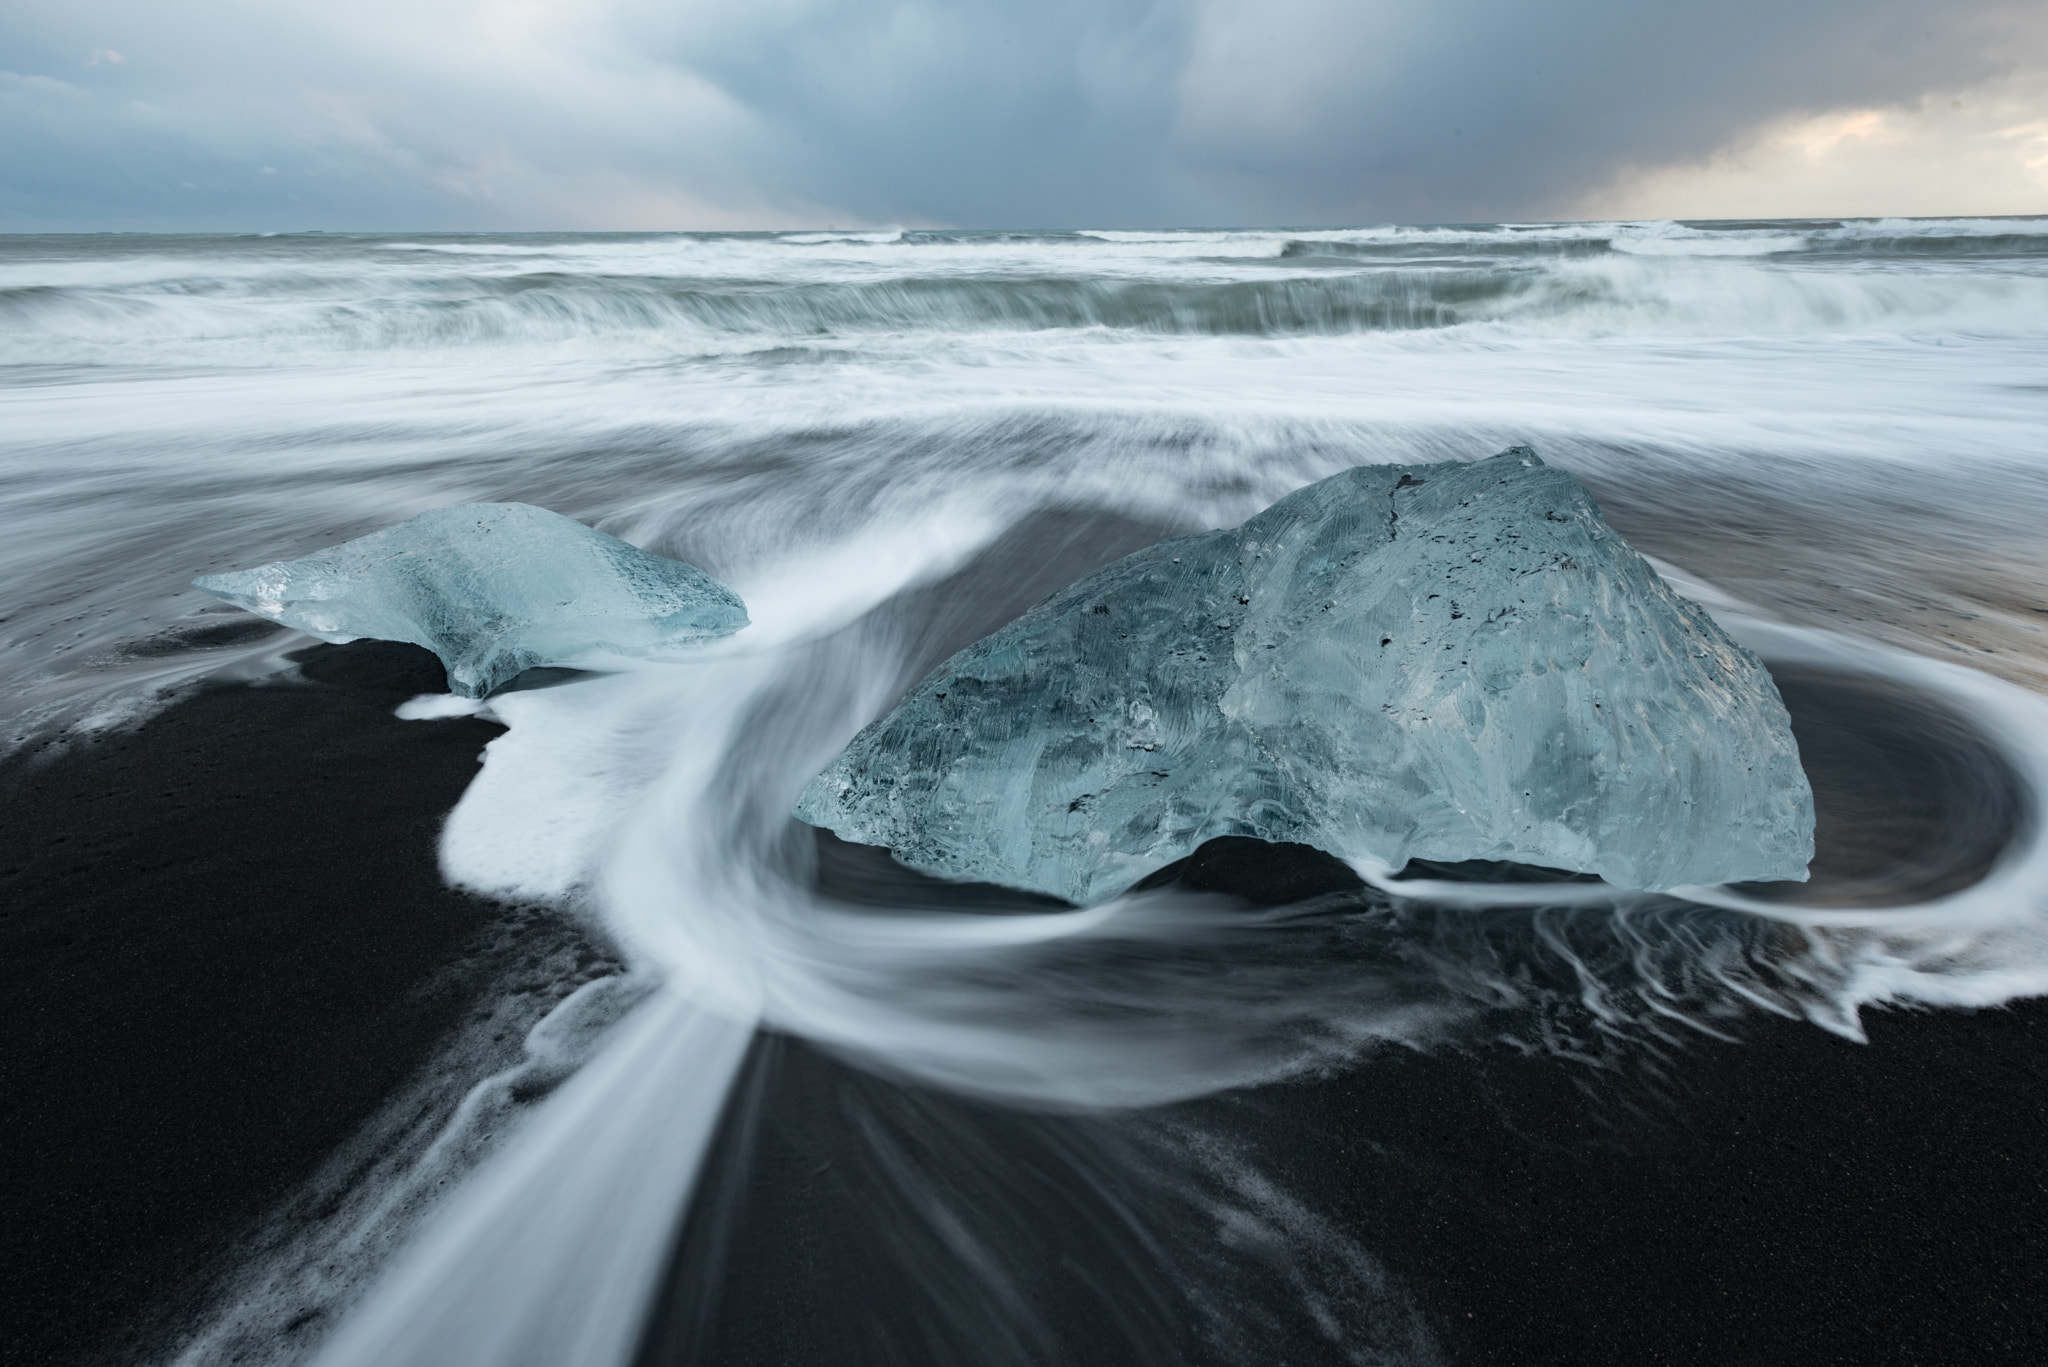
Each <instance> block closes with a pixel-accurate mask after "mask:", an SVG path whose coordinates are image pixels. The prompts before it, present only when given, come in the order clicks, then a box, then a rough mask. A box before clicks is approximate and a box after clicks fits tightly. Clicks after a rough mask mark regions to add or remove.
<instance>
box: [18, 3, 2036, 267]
mask: <svg viewBox="0 0 2048 1367" xmlns="http://www.w3.org/2000/svg"><path fill="white" fill-rule="evenodd" d="M509 13H512V12H511V11H507V10H505V9H504V8H503V7H498V6H491V5H488V4H484V3H481V2H480V0H417V3H414V4H412V5H403V6H402V5H398V4H396V3H390V0H373V3H369V4H366V5H364V6H362V7H358V8H355V9H352V10H350V12H349V13H347V14H333V15H318V16H316V15H314V14H312V13H311V12H307V11H302V12H300V13H298V14H295V15H287V14H283V13H281V12H279V11H278V9H277V8H276V7H263V6H252V5H247V4H243V3H235V2H234V0H194V3H191V4H188V5H184V6H180V7H177V12H176V13H175V14H171V13H166V12H165V11H163V10H162V9H160V8H152V7H147V6H143V5H140V4H135V3H129V2H127V0H119V2H113V3H110V2H107V0H97V2H95V0H86V3H80V4H67V5H61V6H60V5H58V4H57V3H56V0H35V8H34V9H32V10H26V11H23V10H17V11H16V12H15V13H13V14H12V15H11V16H10V17H7V18H4V19H0V228H11V229H14V230H24V229H31V230H32V229H38V228H71V229H77V228H95V227H135V228H179V227H191V228H304V227H327V228H350V227H357V228H421V229H427V228H547V227H596V226H654V225H656V224H657V223H659V224H661V225H663V226H675V227H688V226H722V225H737V224H743V223H750V222H752V223H763V224H789V223H799V222H822V221H827V220H831V219H837V220H839V221H842V222H852V221H865V222H874V223H883V222H908V223H944V224H965V225H983V226H995V225H1004V226H1051V225H1084V224H1085V225H1089V226H1163V225H1169V224H1241V225H1253V224H1272V223H1287V224H1310V223H1353V222H1379V221H1388V220H1393V221H1457V220H1490V219H1501V218H1535V217H1545V216H1552V215H1555V214H1558V213H1560V212H1563V211H1564V210H1566V209H1567V208H1568V207H1569V205H1570V204H1571V203H1572V202H1573V201H1574V200H1575V199H1576V198H1577V197H1578V196H1580V195H1582V194H1584V193H1586V192H1588V191H1590V190H1593V189H1596V188H1598V187H1599V186H1601V185H1603V184H1606V183H1608V182H1610V181H1611V180H1612V179H1613V178H1614V177H1615V176H1616V175H1618V174H1622V173H1624V172H1626V171H1627V170H1629V169H1630V168H1632V167H1651V166H1657V165H1665V164H1670V163H1672V162H1676V161H1683V160H1685V159H1688V158H1695V157H1701V156H1704V155H1706V154H1708V153H1710V152H1712V151H1713V150H1714V149H1716V148H1718V147H1721V146H1724V145H1726V144H1727V143H1729V142H1730V141H1731V140H1732V139H1735V138H1738V137H1740V136H1741V135H1742V134H1743V133H1744V132H1745V131H1747V130H1750V129H1753V128H1756V127H1758V126H1760V125H1762V124H1764V123H1767V122H1769V121H1771V120H1773V119H1776V118H1781V117H1784V116H1786V115H1790V114H1798V113H1815V112H1821V111H1826V110H1830V109H1840V108H1848V107H1859V106H1877V105H1886V104H1893V103H1899V102H1910V101H1912V100H1915V99H1918V98H1920V97H1921V96H1923V95H1924V94H1926V93H1928V92H1930V91H1947V90H1953V89H1963V88H1966V87H1968V86H1970V85H1971V84H1972V83H1975V82H1980V81H1984V80H1988V79H1992V78H1995V77H1998V76H2000V75H2003V74H2007V73H2009V72H2011V71H2013V70H2015V69H2026V68H2028V67H2048V43H2044V35H2048V22H2044V20H2043V18H2042V11H2041V9H2040V7H2039V6H2037V5H2019V4H2012V3H2007V2H2006V0H1951V3H1948V4H1945V5H1941V6H1935V5H1932V4H1927V3H1908V2H1907V0H1805V2H1804V3H1799V4H1793V5H1787V4H1785V3H1783V0H1705V2H1703V3H1695V4H1690V5H1655V4H1643V3H1640V0H1632V2H1631V0H1556V2H1555V3H1549V4H1541V3H1538V4H1529V3H1526V0H1524V2H1523V3H1505V2H1504V0H1439V2H1438V3H1434V4H1422V3H1416V2H1415V0H1404V2H1403V3H1371V2H1370V0H1351V2H1350V3H1338V2H1337V0H1267V2H1266V3H1250V2H1249V0H1210V3H1193V2H1192V0H1093V3H1089V2H1088V0H1033V2H1031V3H1024V2H1023V0H897V2H896V3H888V2H887V0H753V2H752V3H737V2H736V0H718V2H716V3H705V4H693V5H687V6H686V5H674V4H671V5H661V4H653V3H646V2H645V0H611V2H610V3H587V4H580V5H573V6H572V5H568V4H566V3H561V2H560V0H552V3H549V4H541V5H537V6H530V7H526V9H524V10H522V11H520V13H523V14H525V15H526V18H525V19H524V20H522V21H520V23H519V24H515V25H512V26H511V27H508V24H509V23H511V21H509V20H508V19H507V18H506V15H507V14H509ZM536 16H537V17H536Z"/></svg>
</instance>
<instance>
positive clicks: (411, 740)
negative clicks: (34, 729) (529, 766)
mask: <svg viewBox="0 0 2048 1367" xmlns="http://www.w3.org/2000/svg"><path fill="white" fill-rule="evenodd" d="M303 669H304V673H305V675H306V676H307V682H306V683H304V684H296V685H290V684H288V685H281V686H272V687H253V688H242V687H237V688H225V689H214V690H209V691H206V692H202V693H200V694H198V695H197V696H195V697H192V698H189V699H187V700H185V701H182V702H180V703H178V704H177V705H176V706H174V707H172V708H171V709H170V710H168V711H167V712H165V713H163V714H162V715H160V716H158V717H156V718H154V719H153V720H151V721H150V722H149V723H148V724H147V725H146V726H144V727H143V728H142V729H141V730H140V731H138V732H136V733H133V734H122V735H115V736H110V737H108V738H106V739H104V740H102V741H99V742H98V743H95V744H90V745H80V746H77V747H76V748H74V749H72V750H70V751H69V752H67V753H64V754H61V755H58V756H55V757H53V758H50V757H42V758H39V757H36V756H28V757H26V758H25V759H24V758H23V757H19V756H18V757H16V758H15V760H14V761H12V762H11V763H10V764H9V766H8V767H7V769H6V770H5V772H4V774H0V813H4V815H0V828H4V829H5V831H6V833H7V837H6V838H7V845H8V857H7V859H6V861H5V864H4V865H0V899H4V919H0V936H4V945H5V950H4V954H0V965H4V967H0V972H4V974H5V977H4V979H0V983H4V986H0V1006H4V1011H5V1019H6V1022H7V1023H6V1026H5V1029H4V1034H0V1039H4V1044H0V1090H4V1094H5V1096H6V1120H5V1122H4V1124H0V1193H4V1194H0V1212H4V1214H0V1287H4V1288H5V1290H4V1292H0V1295H4V1309H0V1359H4V1360H5V1361H7V1362H9V1363H15V1362H21V1363H32V1362H37V1363H39V1362H53V1363H54V1362H71V1361H80V1360H85V1359H86V1358H87V1357H88V1356H90V1355H92V1354H93V1353H95V1352H96V1351H98V1350H103V1349H106V1348H108V1347H109V1346H110V1345H115V1344H118V1343H120V1342H121V1341H122V1339H123V1336H124V1334H125V1333H126V1332H127V1331H129V1330H130V1329H132V1328H135V1327H136V1326H137V1325H138V1324H139V1323H140V1322H142V1321H144V1320H147V1319H149V1318H150V1317H152V1316H155V1315H157V1314H159V1313H163V1312H169V1313H173V1314H175V1313H176V1312H177V1311H178V1310H179V1309H188V1308H189V1304H190V1301H191V1299H192V1297H194V1296H195V1295H196V1294H199V1293H200V1292H202V1291H203V1289H204V1287H205V1284H206V1282H207V1280H208V1278H209V1277H210V1276H211V1275H213V1274H215V1273H217V1272H219V1271H220V1270H222V1269H223V1267H224V1266H225V1265H226V1263H228V1262H230V1261H232V1258H233V1256H234V1253H235V1247H236V1240H237V1239H238V1237H239V1236H242V1235H244V1234H246V1233H247V1232H248V1231H249V1229H250V1228H251V1226H252V1225H253V1224H254V1223H255V1222H256V1221H258V1220H259V1219H260V1217H262V1216H263V1215H264V1213H265V1212H266V1211H267V1210H269V1209H270V1208H271V1207H272V1206H273V1205H275V1204H276V1203H277V1202H278V1201H279V1200H281V1199H282V1198H283V1197H284V1196H286V1195H287V1194H288V1193H289V1192H291V1191H292V1190H293V1189H294V1188H295V1187H296V1186H297V1185H298V1184H299V1183H300V1182H302V1181H304V1180H305V1179H306V1177H307V1176H308V1175H310V1174H311V1173H312V1172H313V1171H314V1169H315V1168H317V1167H318V1165H319V1164H320V1162H321V1160H322V1159H323V1158H325V1157H326V1156H327V1155H328V1154H329V1152H330V1151H332V1150H333V1149H334V1148H335V1147H336V1146H337V1145H339V1144H340V1143H341V1142H342V1141H343V1140H345V1139H346V1138H348V1137H349V1135H350V1134H351V1133H353V1132H354V1130H355V1129H356V1128H357V1127H358V1126H359V1125H361V1124H362V1123H363V1122H364V1121H365V1120H366V1119H367V1118H368V1117H369V1116H371V1115H372V1114H373V1113H374V1112H375V1111H376V1110H377V1108H378V1107H379V1105H380V1104H381V1103H382V1102H383V1101H384V1100H385V1098H386V1097H388V1096H389V1095H390V1094H391V1093H392V1092H394V1091H395V1090H396V1089H397V1088H398V1086H399V1085H400V1084H401V1083H402V1082H403V1081H404V1080H405V1078H406V1077H407V1076H408V1074H410V1073H411V1072H412V1071H413V1070H414V1069H416V1068H417V1067H418V1066H420V1064H421V1063H422V1061H423V1060H424V1059H425V1058H426V1057H427V1056H428V1054H429V1053H430V1052H431V1051H432V1049H433V1047H434V1045H435V1044H436V1043H437V1041H438V1040H439V1039H440V1038H441V1037H442V1036H443V1035H444V1034H445V1033H446V1032H447V1031H448V1030H449V1029H450V1028H451V1027H452V1026H453V1024H454V1023H455V1022H456V1021H457V1020H458V1019H459V1018H460V1016H461V1015H462V1013H463V1012H464V1011H465V1010H466V1009H467V1008H468V1006H469V997H470V996H471V995H472V994H474V993H475V992H476V991H478V990H479V988H480V983H479V982H478V981H476V978H477V976H478V975H477V974H476V973H473V972H465V971H464V960H465V958H466V957H470V958H473V951H474V950H475V949H476V944H477V941H478V938H479V937H480V936H481V935H483V934H484V933H485V932H486V931H487V930H488V929H489V928H490V927H491V926H492V925H493V924H494V922H496V921H498V920H500V919H502V913H501V912H500V911H499V910H498V909H496V908H493V907H491V906H489V905H488V904H486V903H483V902H480V901H478V900H476V899H474V898H471V897H469V896H466V895H464V894H462V893H458V892H455V891H453V890H451V889H449V888H447V887H446V886H444V885H443V883H442V882H441V879H440V876H439V873H438V871H437V869H436V867H435V862H434V859H435V857H434V837H435V832H436V830H437V829H438V827H439V824H440V821H441V819H442V817H443V816H444V815H446V813H447V811H448V809H449V807H451V806H452V805H453V804H454V802H455V800H456V798H457V797H459V796H460V795H461V792H462V789H463V787H464V785H466V784H467V783H468V781H469V779H470V777H471V776H472V775H473V774H474V773H475V771H476V764H477V752H478V751H479V750H480V749H481V748H482V746H483V745H484V743H485V742H487V741H488V740H489V739H490V738H491V736H492V735H493V734H495V733H496V728H495V727H492V726H489V725H487V724H485V723H482V722H476V721H467V720H459V721H445V722H434V723H427V724H411V723H405V722H400V721H398V720H396V719H395V718H393V716H392V715H391V712H392V708H393V707H394V706H395V705H396V704H397V703H398V702H400V701H402V700H403V699H405V698H406V697H409V696H412V695H413V694H416V693H419V692H423V691H430V690H436V689H439V688H441V687H442V686H443V684H442V681H441V672H440V667H439V665H438V664H437V663H436V662H435V661H434V660H433V658H432V657H431V656H428V655H427V654H426V653H425V652H424V651H418V650H415V649H414V648H412V647H393V646H386V645H379V644H375V643H362V644H358V645H356V646H351V647H344V648H334V647H321V648H318V649H316V650H314V651H312V652H309V654H308V655H307V657H306V659H305V661H304V665H303Z"/></svg>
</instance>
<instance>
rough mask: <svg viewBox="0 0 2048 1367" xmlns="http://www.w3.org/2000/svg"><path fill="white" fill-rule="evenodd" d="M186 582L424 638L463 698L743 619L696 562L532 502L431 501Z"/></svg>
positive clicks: (324, 621) (311, 618) (654, 649)
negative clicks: (308, 549) (369, 526)
mask: <svg viewBox="0 0 2048 1367" xmlns="http://www.w3.org/2000/svg"><path fill="white" fill-rule="evenodd" d="M192 582H193V583H194V584H196V585H197V586H198V587H200V588H202V589H205V590H206V591H207V592H208V593H211V594H213V595H215V596H216V597H220V598H225V599H226V600H227V601H228V602H230V603H233V604H234V605H235V606H237V607H241V608H247V609H248V610H249V611H251V612H255V613H260V614H262V615H263V616H265V617H268V618H270V619H271V620H272V621H276V622H282V623H284V624H285V625H286V626H288V627H296V628H298V629H299V630H300V631H304V632H310V633H311V634H313V635H315V636H318V637H320V638H321V639H322V640H326V641H353V640H358V639H360V638H363V637H373V638H375V639H378V640H384V641H410V642H412V643H413V644H414V645H420V646H425V647H426V648H427V649H428V650H431V651H433V652H434V653H435V654H436V655H438V656H440V657H441V663H442V664H444V665H446V666H447V667H448V686H449V688H450V689H451V690H452V691H454V692H456V693H459V694H461V695H462V696H463V697H465V698H481V697H484V696H485V695H486V694H488V693H490V692H491V690H493V689H495V688H497V687H498V686H499V685H501V684H504V683H506V682H508V681H509V680H511V679H512V677H513V676H514V675H516V674H518V673H519V672H520V671H521V670H524V669H530V668H532V667H534V666H535V665H558V664H588V663H595V662H601V661H603V660H604V659H605V658H607V657H619V656H627V657H631V656H646V655H652V654H660V653H665V652H666V651H668V650H670V649H673V648H676V647H684V646H689V645H693V644H696V643H699V642H703V641H708V640H711V639H713V638H715V637H719V636H729V635H731V634H732V633H733V632H735V631H738V630H739V629H740V628H741V627H743V626H745V625H746V624H747V610H746V606H745V605H744V604H743V603H741V602H740V597H739V595H738V594H736V593H734V592H733V591H732V590H731V589H729V588H727V587H726V586H725V585H724V584H721V583H720V582H719V581H718V580H716V579H714V578H712V577H711V576H710V575H708V574H706V573H704V571H702V570H700V569H698V568H696V567H695V566H694V565H686V564H684V563H683V562H682V561H680V560H670V559H668V558H666V557H664V556H659V555H655V554H653V553H651V552H649V551H643V550H641V549H639V548H638V547H637V546H631V545H628V544H627V543H626V542H624V541H621V540H619V539H618V538H617V537H613V536H606V535H605V534H604V533H603V532H600V531H594V530H592V529H591V528H589V527H586V526H584V525H583V524H582V523H580V522H577V521H575V520H574V519H572V518H567V517H563V516H562V515H561V514H559V513H551V512H549V511H548V510H547V509H545V508H536V507H534V506H532V505H531V504H527V503H467V504H463V505H462V506H460V507H455V508H439V509H436V510H435V511H433V512H430V513H421V514H420V515H419V516H418V517H414V518H408V519H407V520H406V521H404V522H401V523H399V524H398V525H397V526H395V527H387V528H385V529H384V530H383V531H381V532H372V533H371V534H370V535H368V536H362V537H357V538H356V539H355V540H354V541H346V542H343V543H342V544H341V545H339V546H333V547H330V548H329V549H327V550H324V551H316V552H315V553H314V554H312V555H309V556H306V557H305V558H304V559H300V560H280V561H277V562H275V563H272V564H268V565H258V566H257V567H256V568H255V569H251V570H238V571H235V572H234V573H232V574H209V575H204V576H201V577H200V578H198V579H195V580H193V581H192Z"/></svg>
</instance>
